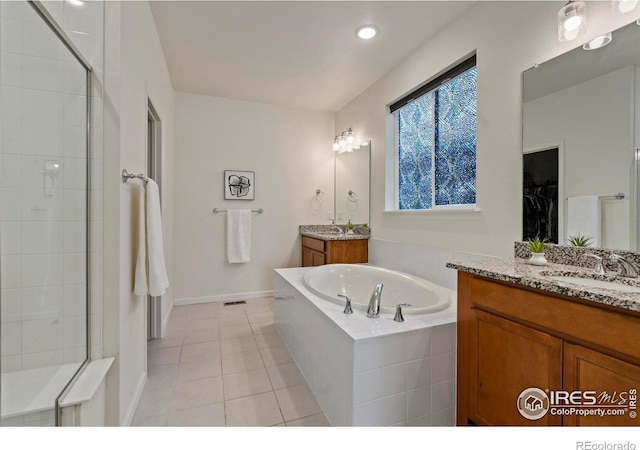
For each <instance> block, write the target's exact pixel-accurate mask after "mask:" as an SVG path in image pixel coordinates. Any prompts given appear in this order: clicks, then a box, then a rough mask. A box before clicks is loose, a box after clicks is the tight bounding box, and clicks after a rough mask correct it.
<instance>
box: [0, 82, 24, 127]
mask: <svg viewBox="0 0 640 450" xmlns="http://www.w3.org/2000/svg"><path fill="white" fill-rule="evenodd" d="M0 98H2V104H0V117H1V118H2V119H3V120H6V119H8V120H22V89H20V88H16V87H11V86H2V87H0Z"/></svg>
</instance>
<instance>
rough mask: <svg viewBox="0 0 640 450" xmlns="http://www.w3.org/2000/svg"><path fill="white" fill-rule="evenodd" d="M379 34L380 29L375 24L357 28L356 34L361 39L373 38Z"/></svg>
mask: <svg viewBox="0 0 640 450" xmlns="http://www.w3.org/2000/svg"><path fill="white" fill-rule="evenodd" d="M376 34H378V29H377V28H376V27H375V26H373V25H364V26H361V27H360V28H358V29H357V30H356V36H358V37H359V38H360V39H371V38H373V37H375V36H376Z"/></svg>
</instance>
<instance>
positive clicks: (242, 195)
mask: <svg viewBox="0 0 640 450" xmlns="http://www.w3.org/2000/svg"><path fill="white" fill-rule="evenodd" d="M255 180H256V173H255V172H253V171H248V170H225V171H224V199H225V200H255V193H256V190H255V189H256V186H255Z"/></svg>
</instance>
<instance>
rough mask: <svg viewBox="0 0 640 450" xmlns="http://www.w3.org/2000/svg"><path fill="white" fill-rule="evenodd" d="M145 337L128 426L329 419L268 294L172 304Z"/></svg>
mask: <svg viewBox="0 0 640 450" xmlns="http://www.w3.org/2000/svg"><path fill="white" fill-rule="evenodd" d="M165 335H166V336H165V337H164V338H163V339H159V340H156V341H151V342H149V351H148V379H147V384H146V387H145V389H144V392H143V394H142V398H141V399H140V403H139V405H138V409H137V410H136V414H135V417H134V419H133V426H273V425H280V426H284V425H286V426H328V425H329V423H328V422H327V419H326V417H325V416H324V414H323V413H322V410H321V409H320V406H319V405H318V402H317V401H316V399H315V397H314V396H313V394H312V392H311V390H310V389H309V387H308V386H307V384H306V382H305V380H304V377H303V376H302V374H301V373H300V371H299V370H298V367H297V366H296V364H295V363H294V361H293V358H292V357H291V355H290V354H289V351H288V350H287V348H286V347H285V345H284V342H283V341H282V338H281V337H280V335H279V334H278V332H277V331H276V329H275V327H274V326H273V299H272V298H263V299H255V300H247V304H246V305H234V306H223V305H222V303H206V304H199V305H188V306H176V307H174V309H173V312H172V314H171V318H170V319H169V324H168V326H167V330H166V333H165Z"/></svg>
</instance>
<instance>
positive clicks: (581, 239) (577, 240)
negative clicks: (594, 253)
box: [569, 233, 591, 247]
mask: <svg viewBox="0 0 640 450" xmlns="http://www.w3.org/2000/svg"><path fill="white" fill-rule="evenodd" d="M569 245H571V246H573V247H589V245H591V238H590V237H586V236H582V235H580V234H579V233H578V235H577V236H569Z"/></svg>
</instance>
